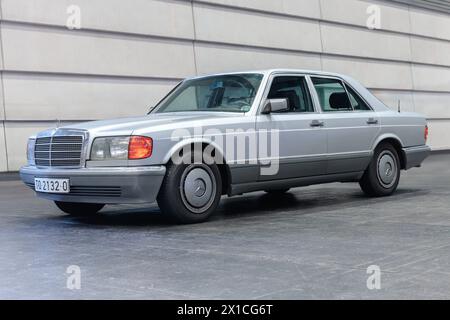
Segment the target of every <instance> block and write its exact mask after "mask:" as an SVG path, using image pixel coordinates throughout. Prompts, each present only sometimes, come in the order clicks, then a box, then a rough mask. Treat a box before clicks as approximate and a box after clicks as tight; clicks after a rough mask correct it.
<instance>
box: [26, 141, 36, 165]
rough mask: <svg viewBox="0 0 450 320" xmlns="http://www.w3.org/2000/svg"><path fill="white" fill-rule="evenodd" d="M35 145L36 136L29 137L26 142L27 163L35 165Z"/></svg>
mask: <svg viewBox="0 0 450 320" xmlns="http://www.w3.org/2000/svg"><path fill="white" fill-rule="evenodd" d="M35 145H36V137H31V138H29V139H28V144H27V160H28V165H30V166H34V165H35V160H34V147H35Z"/></svg>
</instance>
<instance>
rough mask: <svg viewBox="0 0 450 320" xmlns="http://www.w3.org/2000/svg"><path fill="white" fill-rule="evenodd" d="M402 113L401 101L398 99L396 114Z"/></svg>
mask: <svg viewBox="0 0 450 320" xmlns="http://www.w3.org/2000/svg"><path fill="white" fill-rule="evenodd" d="M400 112H402V108H401V101H400V99H399V100H398V113H400Z"/></svg>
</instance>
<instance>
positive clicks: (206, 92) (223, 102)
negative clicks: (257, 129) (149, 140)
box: [154, 73, 263, 113]
mask: <svg viewBox="0 0 450 320" xmlns="http://www.w3.org/2000/svg"><path fill="white" fill-rule="evenodd" d="M262 78H263V75H262V74H250V73H249V74H232V75H231V74H230V75H221V76H212V77H207V78H201V79H192V80H186V81H184V82H182V83H181V84H180V85H179V86H178V87H177V88H175V90H174V91H173V92H172V93H170V94H169V95H168V96H167V97H166V98H165V99H164V100H162V101H161V102H160V103H159V104H158V105H157V106H156V107H155V109H154V112H156V113H166V112H186V111H222V112H224V111H225V112H248V111H250V108H251V106H252V104H253V101H254V99H255V96H256V93H257V91H258V89H259V86H260V84H261V80H262Z"/></svg>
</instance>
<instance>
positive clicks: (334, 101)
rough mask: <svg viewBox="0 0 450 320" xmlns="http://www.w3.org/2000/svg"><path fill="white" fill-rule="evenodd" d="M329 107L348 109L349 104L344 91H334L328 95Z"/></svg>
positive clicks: (349, 107)
mask: <svg viewBox="0 0 450 320" xmlns="http://www.w3.org/2000/svg"><path fill="white" fill-rule="evenodd" d="M330 108H332V109H337V110H338V109H347V110H350V109H351V108H352V107H351V104H350V100H349V98H348V95H347V93H346V92H334V93H332V94H331V95H330Z"/></svg>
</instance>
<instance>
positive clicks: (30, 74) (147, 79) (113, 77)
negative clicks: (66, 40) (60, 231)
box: [0, 70, 450, 94]
mask: <svg viewBox="0 0 450 320" xmlns="http://www.w3.org/2000/svg"><path fill="white" fill-rule="evenodd" d="M0 75H1V76H3V75H6V76H8V75H13V76H14V75H17V76H23V77H27V76H28V77H30V78H32V77H47V78H68V79H72V80H78V81H83V80H84V79H86V80H100V81H135V82H149V83H178V82H180V81H182V80H183V78H171V77H167V78H164V77H149V76H125V75H106V74H86V73H65V72H61V73H60V72H43V71H24V70H22V71H19V70H0ZM367 89H369V90H374V91H388V92H401V93H427V94H450V87H449V91H443V90H442V91H440V90H422V89H411V90H408V89H397V88H383V87H370V86H369V87H367Z"/></svg>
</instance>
